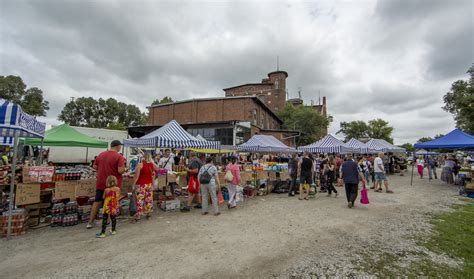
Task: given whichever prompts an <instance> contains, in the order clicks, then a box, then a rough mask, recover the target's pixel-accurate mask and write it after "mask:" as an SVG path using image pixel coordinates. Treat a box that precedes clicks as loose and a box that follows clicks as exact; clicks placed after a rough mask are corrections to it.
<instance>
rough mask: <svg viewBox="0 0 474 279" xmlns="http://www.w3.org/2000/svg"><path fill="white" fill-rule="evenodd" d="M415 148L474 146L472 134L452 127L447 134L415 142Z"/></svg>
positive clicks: (461, 147)
mask: <svg viewBox="0 0 474 279" xmlns="http://www.w3.org/2000/svg"><path fill="white" fill-rule="evenodd" d="M414 147H415V148H424V149H465V148H474V136H472V135H470V134H468V133H464V132H463V131H461V130H459V129H454V130H453V131H451V132H449V133H448V134H447V135H445V136H444V137H441V138H437V139H434V140H431V141H427V142H423V143H417V144H415V145H414Z"/></svg>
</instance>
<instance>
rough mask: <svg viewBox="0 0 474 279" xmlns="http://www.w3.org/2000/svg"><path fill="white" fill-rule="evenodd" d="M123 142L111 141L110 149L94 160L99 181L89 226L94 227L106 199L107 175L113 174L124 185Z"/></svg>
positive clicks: (120, 184) (120, 185) (119, 185)
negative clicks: (98, 212)
mask: <svg viewBox="0 0 474 279" xmlns="http://www.w3.org/2000/svg"><path fill="white" fill-rule="evenodd" d="M121 149H122V143H121V142H120V141H118V140H114V141H112V142H111V143H110V149H109V150H107V151H104V152H102V153H100V154H99V156H97V158H96V159H95V161H94V166H93V167H94V169H95V170H96V171H97V182H96V186H95V187H96V190H95V200H94V203H93V204H92V210H91V216H90V219H89V223H88V224H87V228H88V229H90V228H92V226H93V224H94V220H95V217H96V215H97V211H98V210H99V207H100V206H101V204H102V202H103V201H104V190H105V182H106V180H107V177H109V176H110V175H113V176H115V177H117V181H118V187H119V188H121V187H122V173H124V172H125V158H124V157H123V156H122V155H121V154H120V153H119V152H120V150H121Z"/></svg>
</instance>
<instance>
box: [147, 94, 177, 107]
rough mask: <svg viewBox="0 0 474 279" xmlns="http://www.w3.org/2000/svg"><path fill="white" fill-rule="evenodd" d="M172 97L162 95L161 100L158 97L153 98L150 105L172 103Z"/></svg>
mask: <svg viewBox="0 0 474 279" xmlns="http://www.w3.org/2000/svg"><path fill="white" fill-rule="evenodd" d="M173 102H174V101H173V99H172V98H171V97H168V96H166V97H164V98H163V99H161V100H158V99H155V100H154V101H153V102H152V103H151V105H152V106H154V105H161V104H167V103H173Z"/></svg>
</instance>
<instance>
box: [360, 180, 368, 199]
mask: <svg viewBox="0 0 474 279" xmlns="http://www.w3.org/2000/svg"><path fill="white" fill-rule="evenodd" d="M360 203H361V204H369V193H368V191H367V188H365V183H362V189H361V190H360Z"/></svg>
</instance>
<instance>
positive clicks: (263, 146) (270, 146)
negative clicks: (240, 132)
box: [235, 135, 297, 153]
mask: <svg viewBox="0 0 474 279" xmlns="http://www.w3.org/2000/svg"><path fill="white" fill-rule="evenodd" d="M235 148H236V149H237V150H240V151H247V152H276V153H294V152H297V150H296V149H295V148H293V147H289V146H287V145H285V144H284V143H282V142H281V141H279V140H278V139H277V138H275V137H274V136H268V135H254V136H253V137H251V138H250V139H249V140H248V141H247V142H245V143H243V144H241V145H238V146H236V147H235Z"/></svg>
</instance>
